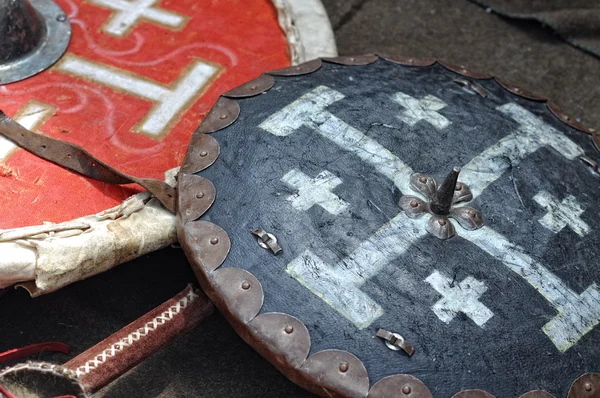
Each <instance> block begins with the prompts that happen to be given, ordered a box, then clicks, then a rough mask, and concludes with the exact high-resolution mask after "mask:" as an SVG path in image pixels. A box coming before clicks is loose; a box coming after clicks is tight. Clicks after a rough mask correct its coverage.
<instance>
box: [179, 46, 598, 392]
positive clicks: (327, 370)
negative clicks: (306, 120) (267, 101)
mask: <svg viewBox="0 0 600 398" xmlns="http://www.w3.org/2000/svg"><path fill="white" fill-rule="evenodd" d="M380 59H383V60H386V61H389V62H392V63H396V64H400V65H403V66H407V67H431V66H434V65H436V64H437V65H440V66H442V67H443V68H445V69H447V70H449V71H451V72H454V73H456V74H458V75H460V76H464V77H468V78H470V79H474V80H493V81H495V82H496V83H497V84H498V86H500V87H502V88H504V89H505V90H506V91H508V92H510V93H512V94H514V95H517V96H520V97H523V98H525V99H528V100H532V101H536V102H543V103H545V105H546V106H547V107H548V109H549V110H550V113H551V114H553V115H554V116H555V117H556V118H557V119H558V120H560V121H561V122H563V123H565V124H566V125H568V126H570V127H572V128H574V129H576V130H579V131H581V132H583V133H586V134H588V135H589V136H590V138H591V139H592V141H593V142H594V143H595V142H596V140H597V139H598V135H596V134H595V131H594V130H591V129H588V128H587V127H585V126H583V125H582V124H581V123H579V122H577V121H576V120H575V119H572V118H570V117H568V116H566V115H565V114H564V113H563V112H562V111H561V110H560V108H559V107H558V105H556V104H555V103H553V102H551V101H550V100H549V99H547V98H545V97H543V96H539V95H537V94H533V93H531V92H529V91H526V90H524V89H521V88H520V87H518V86H516V85H514V84H511V83H507V82H505V81H503V80H501V79H499V78H497V77H494V76H491V75H488V74H485V73H481V72H476V71H472V70H469V69H467V68H465V67H464V66H462V65H461V66H456V65H453V64H450V63H447V62H444V61H440V60H436V59H433V58H424V59H419V58H408V57H397V56H388V55H381V54H365V55H356V56H340V57H334V58H320V59H316V60H312V61H308V62H305V63H303V64H300V65H298V66H296V67H289V68H285V69H278V70H274V71H268V72H265V73H264V74H262V75H261V76H259V77H258V78H256V79H254V80H252V81H257V80H263V79H266V78H267V76H268V77H270V75H273V76H278V77H283V78H285V77H286V76H299V75H308V74H312V73H315V72H317V71H318V70H319V69H320V68H321V65H322V63H323V62H326V63H332V64H337V65H342V66H346V67H352V66H355V65H367V64H372V63H375V62H377V61H379V60H380ZM298 67H300V69H299V68H298ZM302 67H304V71H302ZM247 86H248V83H245V84H243V85H241V86H240V87H239V88H241V89H244V90H245V89H247ZM272 86H273V85H266V86H263V87H261V89H262V91H261V92H260V93H258V92H253V93H252V96H254V95H256V94H264V93H266V92H268V91H269V90H270V89H271V87H272ZM236 90H237V88H236V89H234V90H232V91H236ZM248 96H250V95H247V96H246V97H248ZM221 98H227V99H228V100H230V101H235V98H234V97H233V96H229V95H228V93H225V94H223V95H222V96H221ZM236 98H241V97H239V96H236ZM230 124H231V123H230ZM230 124H227V126H229V125H230ZM227 126H225V125H224V126H223V127H220V128H217V129H214V128H213V129H212V130H213V133H214V132H216V131H218V130H220V129H223V128H226V127H227ZM201 129H202V124H201V125H200V126H199V127H198V130H197V132H196V133H194V135H196V134H204V133H201V132H199V131H201ZM190 148H191V146H190V147H188V154H189V153H191V152H190ZM596 148H598V147H597V146H596ZM195 149H196V150H198V149H202V148H195ZM599 150H600V148H599ZM191 163H193V159H188V155H186V158H185V160H184V164H191ZM185 176H189V174H188V173H185V172H182V171H180V174H179V177H178V181H181V180H182V178H183V177H185ZM177 191H178V194H179V198H178V203H182V198H183V195H185V194H186V193H184V192H183V191H182V190H181V189H179V188H178V190H177ZM182 194H183V195H182ZM185 200H186V201H188V202H189V201H190V200H193V198H185ZM207 210H208V208H207V209H206V211H207ZM183 211H184V209H181V208H178V209H177V236H178V239H179V242H180V244H181V246H182V248H183V250H184V252H185V255H186V257H187V259H188V261H189V262H190V264H191V265H192V269H193V271H194V274H195V275H196V277H197V279H198V281H199V283H200V286H201V287H202V289H203V291H204V292H205V293H206V294H207V295H208V296H209V297H210V299H211V300H212V301H213V303H214V304H215V305H216V306H217V308H218V309H219V311H220V312H221V313H222V314H223V315H224V316H225V318H226V319H227V321H228V322H229V324H230V325H231V326H232V327H233V328H234V330H235V331H236V332H237V333H238V335H240V337H242V339H243V340H244V341H245V342H246V343H248V344H249V345H250V346H252V347H253V348H254V349H255V350H256V351H257V352H258V353H259V354H260V355H261V356H262V357H263V358H265V359H266V360H268V361H269V362H270V363H271V364H272V365H273V366H275V368H277V369H278V370H279V371H280V372H281V373H283V374H284V375H285V376H286V377H288V379H290V380H291V381H293V382H294V383H296V384H298V385H299V386H301V387H303V388H305V389H306V390H308V391H310V392H312V393H315V394H317V395H319V396H324V397H337V396H341V397H367V398H378V397H384V396H385V397H408V396H409V394H411V392H413V394H411V397H412V398H430V397H432V394H431V392H430V391H429V389H428V388H427V386H426V385H425V384H424V383H423V382H422V381H420V380H419V379H417V378H416V377H414V376H412V375H408V374H395V375H391V376H387V377H384V378H382V379H380V380H376V381H375V382H374V383H373V384H372V385H370V380H369V377H368V374H367V370H366V368H365V366H364V365H363V364H362V362H361V361H360V359H359V358H357V357H355V356H354V355H353V354H351V353H349V352H347V351H341V350H323V351H319V352H316V353H314V354H312V355H311V356H310V357H309V356H308V354H309V352H310V345H311V342H310V336H309V334H308V330H307V328H306V326H305V325H304V324H303V323H302V322H301V321H300V320H298V319H296V318H294V317H293V316H291V315H289V314H284V313H263V314H261V313H260V310H261V308H262V305H263V301H264V293H263V290H262V286H261V285H260V281H259V280H258V279H257V278H256V277H255V276H254V275H253V274H252V273H250V272H248V271H247V270H243V269H241V268H235V267H232V268H226V270H227V272H229V273H231V274H233V275H236V278H238V279H237V281H236V282H237V283H228V284H227V286H225V287H223V286H219V285H218V284H216V283H215V282H216V281H217V280H222V279H223V278H219V277H218V274H219V273H220V271H221V272H222V271H224V270H225V269H223V270H219V267H220V266H221V265H222V263H223V262H224V259H225V257H221V256H220V255H219V254H220V253H222V252H223V251H226V252H227V253H228V252H229V248H230V244H231V243H230V241H229V239H226V240H225V242H223V244H224V245H226V247H225V248H223V247H218V246H219V245H220V244H221V242H220V241H219V239H218V238H217V237H216V236H215V237H211V236H210V234H209V235H205V236H203V239H202V240H200V242H198V240H199V239H196V240H195V242H194V243H193V244H192V242H190V241H189V239H188V236H187V234H186V233H185V226H186V225H189V224H190V223H194V222H202V223H206V224H210V226H211V228H212V229H217V230H219V233H224V234H225V235H227V232H226V231H223V230H222V229H221V228H220V227H218V226H217V225H215V224H212V223H207V222H206V221H201V220H200V218H201V216H198V218H196V219H195V220H185V217H184V216H183V215H182V213H183ZM227 236H228V235H227ZM212 252H215V253H218V254H217V257H218V259H216V262H217V263H218V264H219V265H218V266H216V267H215V261H214V259H212V258H211V257H212V256H211V253H212ZM199 253H202V257H203V258H204V259H206V258H208V261H207V260H205V262H204V263H203V262H202V261H200V257H199V256H198V254H199ZM211 260H213V261H211ZM249 314H254V316H249ZM264 318H268V321H269V324H270V326H271V327H277V328H279V329H280V330H279V329H277V330H279V333H273V330H271V329H269V328H266V327H262V326H263V320H264ZM298 329H300V333H299V334H300V336H298V335H295V336H293V338H294V340H295V343H294V344H293V345H290V338H291V337H290V335H292V334H294V333H296V332H297V330H298ZM290 347H291V348H290ZM286 349H288V350H287V351H286ZM355 368H358V369H355ZM351 370H352V371H351ZM583 379H585V380H592V381H588V382H586V383H585V384H583V383H581V382H579V381H580V380H583ZM594 391H600V374H599V373H585V374H583V375H581V376H580V377H578V378H577V379H576V380H575V381H573V382H572V383H571V386H570V389H569V393H568V398H578V397H588V396H589V397H591V396H592V395H590V393H593V392H594ZM415 393H416V394H415ZM522 396H528V397H529V396H531V397H533V396H540V397H552V396H553V395H551V394H549V393H547V392H545V391H542V390H531V391H529V392H525V393H524V394H523V395H522ZM459 397H460V398H465V397H471V398H477V397H482V398H483V397H488V398H489V397H491V398H493V397H494V396H493V395H491V394H490V393H488V392H486V391H483V390H474V389H466V390H462V391H459V392H457V393H456V394H455V395H454V396H453V397H452V398H459Z"/></svg>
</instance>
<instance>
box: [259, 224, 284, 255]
mask: <svg viewBox="0 0 600 398" xmlns="http://www.w3.org/2000/svg"><path fill="white" fill-rule="evenodd" d="M252 235H254V236H256V241H257V242H258V245H259V246H260V247H262V248H263V249H267V250H271V251H272V252H273V254H279V253H280V252H281V250H282V249H281V246H279V244H278V243H277V238H276V237H275V235H273V234H270V233H268V232H266V231H265V230H264V229H262V228H255V229H253V230H252Z"/></svg>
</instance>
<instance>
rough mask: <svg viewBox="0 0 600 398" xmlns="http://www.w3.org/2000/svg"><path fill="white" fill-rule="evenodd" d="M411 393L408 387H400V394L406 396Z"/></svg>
mask: <svg viewBox="0 0 600 398" xmlns="http://www.w3.org/2000/svg"><path fill="white" fill-rule="evenodd" d="M411 392H412V388H410V386H404V387H402V393H403V394H405V395H408V394H410V393H411Z"/></svg>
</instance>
